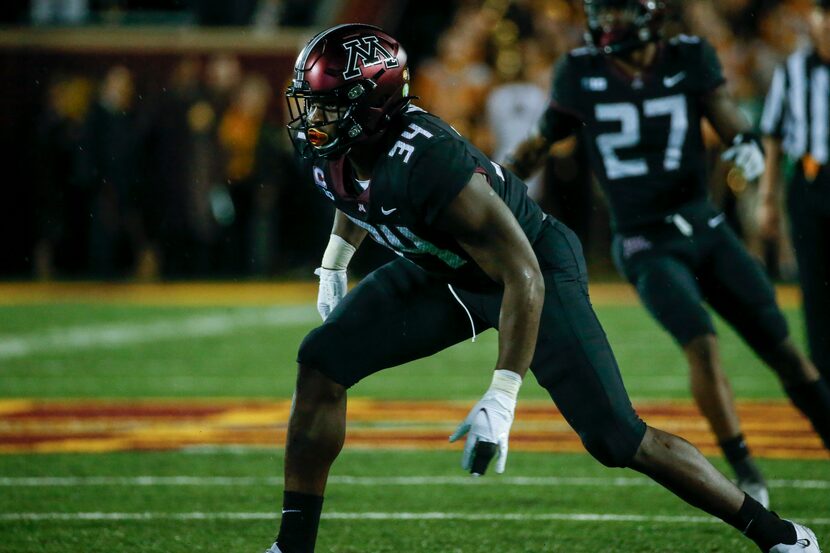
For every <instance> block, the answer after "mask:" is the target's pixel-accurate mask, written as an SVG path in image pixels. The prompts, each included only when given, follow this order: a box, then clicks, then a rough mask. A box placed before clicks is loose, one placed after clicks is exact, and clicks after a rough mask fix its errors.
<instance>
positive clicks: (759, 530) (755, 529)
mask: <svg viewBox="0 0 830 553" xmlns="http://www.w3.org/2000/svg"><path fill="white" fill-rule="evenodd" d="M726 522H728V523H729V524H731V525H732V526H734V527H735V528H737V529H738V530H739V531H740V532H742V533H743V534H744V535H745V536H746V537H748V538H749V539H751V540H752V541H754V542H755V544H756V545H757V546H758V547H760V548H761V551H764V552H765V553H766V552H768V551H769V550H770V549H772V547H774V546H776V545H778V544H779V543H786V544H790V545H792V544H794V543H795V540H796V534H795V526H793V525H792V523H791V522H788V521H786V520H781V519H780V518H778V515H776V514H775V513H773V512H772V511H767V510H766V509H764V506H763V505H761V504H760V503H758V502H757V501H755V500H754V499H752V498H751V497H750V496H749V495H745V496H744V503H743V505H741V508H740V510H739V511H738V513H737V514H736V515H735V516H734V517H732V519H731V520H727V521H726Z"/></svg>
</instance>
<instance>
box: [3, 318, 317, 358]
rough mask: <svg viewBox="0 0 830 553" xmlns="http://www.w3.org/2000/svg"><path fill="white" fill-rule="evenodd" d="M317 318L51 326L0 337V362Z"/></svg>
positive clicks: (192, 336)
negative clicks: (38, 330)
mask: <svg viewBox="0 0 830 553" xmlns="http://www.w3.org/2000/svg"><path fill="white" fill-rule="evenodd" d="M318 319H319V316H318V315H317V313H316V312H315V311H314V310H313V309H309V308H308V307H306V306H296V307H278V308H269V309H254V310H251V309H246V310H244V311H239V310H234V312H232V313H215V314H209V315H194V316H191V317H179V318H159V319H155V320H151V321H146V322H142V323H129V322H124V323H118V322H116V323H107V324H97V325H83V326H66V327H55V328H49V329H46V330H43V331H41V332H32V333H28V334H7V335H0V359H11V358H17V357H26V356H28V355H33V354H39V353H51V352H57V351H60V352H66V351H76V350H89V349H112V348H117V347H121V346H125V345H130V344H140V343H145V342H151V341H156V340H178V339H181V338H198V337H207V336H219V335H222V334H228V333H230V332H233V331H235V330H238V329H240V328H250V327H259V326H262V327H278V326H286V325H294V324H308V323H312V322H316V321H317V320H318Z"/></svg>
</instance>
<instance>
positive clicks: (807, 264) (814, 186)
mask: <svg viewBox="0 0 830 553" xmlns="http://www.w3.org/2000/svg"><path fill="white" fill-rule="evenodd" d="M810 32H811V35H812V45H811V46H810V47H809V48H804V49H801V50H798V51H796V52H795V53H793V54H792V55H790V56H789V58H787V61H786V62H785V63H784V64H782V65H781V66H779V67H778V68H777V69H776V71H775V76H774V77H773V81H772V86H771V88H770V91H769V94H768V95H767V100H766V104H765V105H764V114H763V117H762V119H761V131H762V132H763V134H764V146H765V148H766V152H767V158H766V171H765V173H764V176H763V177H762V179H761V184H760V191H761V198H762V201H761V207H760V210H759V219H760V220H759V222H760V230H761V235H762V236H763V237H765V238H768V239H771V238H775V237H776V236H777V235H778V229H779V221H780V216H779V207H778V203H777V201H776V198H777V184H778V182H779V177H780V175H779V167H780V158H781V153H782V152H783V153H784V154H786V155H787V156H789V157H790V158H792V159H793V160H794V161H796V167H795V174H794V175H793V177H792V180H791V181H790V183H789V187H788V191H787V206H788V211H789V219H790V225H791V229H792V240H793V246H794V247H795V253H796V258H797V261H798V268H799V276H800V280H801V289H802V291H803V296H804V315H805V319H806V325H807V337H808V341H809V346H810V353H811V355H812V357H813V362H814V363H815V364H816V367H817V368H818V369H819V371H820V372H821V373H822V375H823V376H824V378H825V379H826V380H830V163H829V162H830V0H816V1H815V6H814V8H813V10H812V12H811V14H810Z"/></svg>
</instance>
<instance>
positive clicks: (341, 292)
mask: <svg viewBox="0 0 830 553" xmlns="http://www.w3.org/2000/svg"><path fill="white" fill-rule="evenodd" d="M314 274H315V275H317V276H319V277H320V288H319V290H318V291H317V312H318V313H320V316H321V317H322V318H323V320H324V321H325V320H326V318H327V317H328V316H329V315H330V314H331V312H332V311H334V308H335V307H337V304H338V303H340V300H342V299H343V297H344V296H345V295H346V293H347V292H348V291H349V279H348V277H347V276H346V270H345V269H343V270H339V271H335V270H332V269H324V268H323V267H319V268H318V269H317V270H316V271H314Z"/></svg>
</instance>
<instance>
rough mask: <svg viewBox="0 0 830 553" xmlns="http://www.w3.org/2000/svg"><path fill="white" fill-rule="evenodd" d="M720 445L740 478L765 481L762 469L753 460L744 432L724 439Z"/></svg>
mask: <svg viewBox="0 0 830 553" xmlns="http://www.w3.org/2000/svg"><path fill="white" fill-rule="evenodd" d="M719 445H720V448H721V450H723V455H724V457H726V460H727V461H728V462H729V465H730V466H731V467H732V470H734V471H735V476H737V477H738V480H752V481H756V482H763V481H764V478H763V476H761V471H760V470H758V467H757V465H756V464H755V461H753V460H752V456H751V455H750V454H749V448H748V447H747V445H746V441H745V440H744V435H743V434H738V435H737V436H735V437H734V438H730V439H728V440H723V441H722V442H720V444H719Z"/></svg>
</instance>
